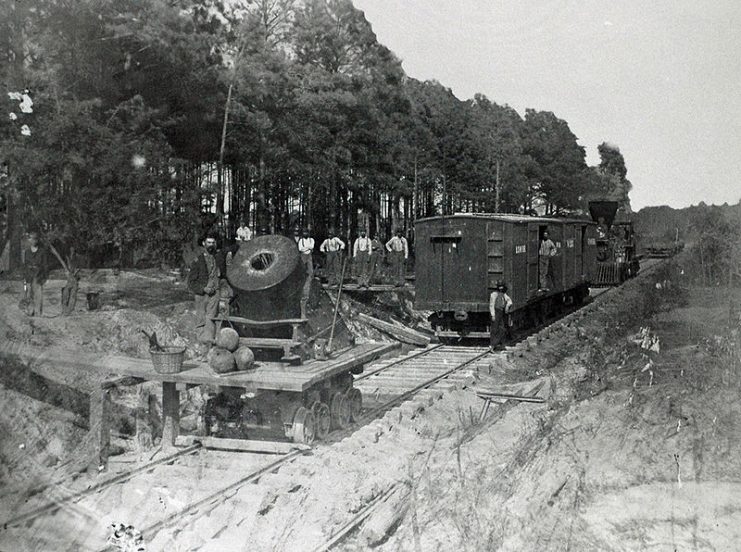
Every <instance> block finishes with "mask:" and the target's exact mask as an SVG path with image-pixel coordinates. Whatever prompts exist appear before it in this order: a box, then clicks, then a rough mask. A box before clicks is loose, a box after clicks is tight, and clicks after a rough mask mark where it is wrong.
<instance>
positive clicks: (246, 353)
mask: <svg viewBox="0 0 741 552" xmlns="http://www.w3.org/2000/svg"><path fill="white" fill-rule="evenodd" d="M234 360H236V361H237V370H239V371H240V372H241V371H243V370H249V369H251V368H252V367H254V365H255V353H253V352H252V349H250V348H249V347H240V348H239V349H237V350H236V351H235V352H234Z"/></svg>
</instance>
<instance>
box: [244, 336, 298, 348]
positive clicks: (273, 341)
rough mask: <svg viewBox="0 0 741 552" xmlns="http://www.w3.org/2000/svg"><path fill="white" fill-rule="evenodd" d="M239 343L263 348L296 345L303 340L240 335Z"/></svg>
mask: <svg viewBox="0 0 741 552" xmlns="http://www.w3.org/2000/svg"><path fill="white" fill-rule="evenodd" d="M239 344H240V345H245V346H247V347H255V348H263V349H283V348H284V347H286V346H288V347H296V346H297V345H300V344H301V342H300V341H296V340H294V339H288V338H285V339H281V338H277V337H240V338H239Z"/></svg>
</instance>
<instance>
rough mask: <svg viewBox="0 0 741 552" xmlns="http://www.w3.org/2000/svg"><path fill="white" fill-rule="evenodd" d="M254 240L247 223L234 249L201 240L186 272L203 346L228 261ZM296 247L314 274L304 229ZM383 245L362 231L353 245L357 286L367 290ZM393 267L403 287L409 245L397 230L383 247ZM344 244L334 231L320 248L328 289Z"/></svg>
mask: <svg viewBox="0 0 741 552" xmlns="http://www.w3.org/2000/svg"><path fill="white" fill-rule="evenodd" d="M252 238H253V232H252V230H251V229H250V228H249V226H247V224H246V221H244V220H242V221H241V222H240V226H239V228H237V243H236V247H235V248H231V249H230V250H227V251H224V252H218V251H217V235H216V234H215V233H209V234H208V235H207V236H206V237H205V239H204V241H203V253H202V254H199V255H198V256H197V257H196V258H195V260H194V261H193V262H192V263H191V265H190V271H189V272H188V290H189V291H190V292H191V293H193V295H194V298H195V309H196V317H197V322H196V334H197V338H198V341H199V342H200V343H203V344H210V343H212V342H213V340H214V337H215V334H216V325H215V324H214V321H213V319H214V318H215V317H216V315H217V314H218V310H219V295H220V294H219V290H220V283H221V280H222V279H223V278H225V277H226V267H227V266H228V264H229V262H230V261H231V258H232V256H233V255H234V254H235V252H236V250H237V248H238V247H239V245H240V244H241V243H244V242H248V241H250V240H251V239H252ZM294 240H295V242H296V247H297V249H298V251H299V253H300V256H301V262H302V264H303V265H304V266H305V267H306V268H305V270H306V274H307V277H309V278H311V277H312V276H313V275H314V261H313V253H314V247H315V242H314V238H312V237H311V235H310V233H309V231H308V230H307V229H304V230H303V231H302V232H300V233H299V232H298V231H297V232H296V233H295V235H294ZM383 249H384V245H383V244H382V242H381V241H380V240H379V239H378V238H377V237H376V238H373V239H371V238H369V237H368V236H367V232H366V231H365V230H364V229H363V230H361V231H360V236H359V237H358V238H357V239H356V240H355V243H354V244H353V259H354V261H353V262H354V263H355V270H356V273H357V280H358V285H359V287H361V288H369V287H370V286H371V285H372V283H373V280H374V278H375V276H376V274H377V272H378V270H379V265H380V261H381V259H382V256H383ZM385 249H386V250H387V251H388V253H389V258H390V261H391V266H392V274H393V277H394V282H395V285H396V286H397V287H401V286H403V285H404V279H405V271H406V260H407V259H408V258H409V245H408V243H407V240H406V238H405V237H404V235H403V233H402V232H401V231H398V232H397V233H396V235H395V236H394V237H392V238H391V239H390V240H389V241H388V242H387V243H386V244H385ZM344 250H345V242H343V241H342V239H341V238H340V237H339V236H337V234H336V232H335V230H334V229H333V228H331V229H330V231H329V237H327V239H325V240H324V241H323V242H322V244H321V245H320V246H319V251H320V252H321V253H323V254H324V256H325V271H326V275H327V279H328V282H329V284H330V286H338V285H339V284H340V282H341V280H342V278H343V260H342V256H343V252H344Z"/></svg>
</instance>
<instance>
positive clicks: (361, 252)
mask: <svg viewBox="0 0 741 552" xmlns="http://www.w3.org/2000/svg"><path fill="white" fill-rule="evenodd" d="M372 247H373V244H372V243H371V240H370V238H369V237H368V236H367V235H366V232H365V229H363V230H361V231H360V237H359V238H358V239H356V240H355V245H354V246H353V258H354V259H355V270H356V271H357V275H358V287H361V288H363V287H364V288H367V287H369V286H370V258H371V248H372Z"/></svg>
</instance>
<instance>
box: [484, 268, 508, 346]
mask: <svg viewBox="0 0 741 552" xmlns="http://www.w3.org/2000/svg"><path fill="white" fill-rule="evenodd" d="M511 310H512V299H511V298H510V296H509V295H507V286H506V285H505V284H504V282H502V281H501V280H498V281H497V283H496V286H495V289H494V291H493V292H492V293H491V296H490V297H489V312H490V314H491V325H490V326H489V334H490V343H489V344H490V350H491V351H501V350H503V349H504V345H503V342H504V338H505V336H506V334H507V325H506V324H507V315H508V314H509V311H511Z"/></svg>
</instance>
